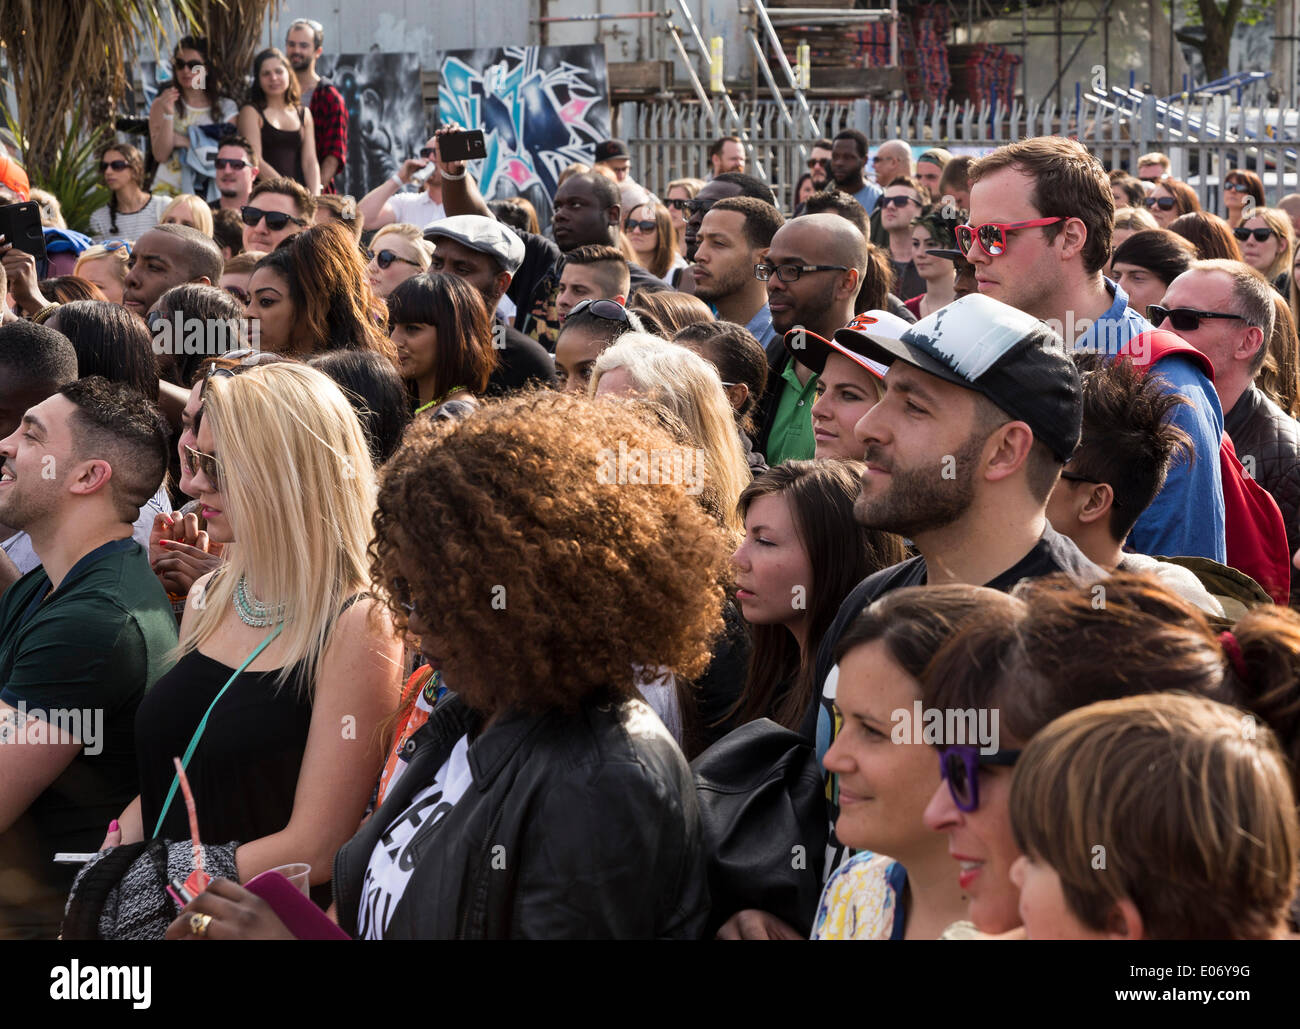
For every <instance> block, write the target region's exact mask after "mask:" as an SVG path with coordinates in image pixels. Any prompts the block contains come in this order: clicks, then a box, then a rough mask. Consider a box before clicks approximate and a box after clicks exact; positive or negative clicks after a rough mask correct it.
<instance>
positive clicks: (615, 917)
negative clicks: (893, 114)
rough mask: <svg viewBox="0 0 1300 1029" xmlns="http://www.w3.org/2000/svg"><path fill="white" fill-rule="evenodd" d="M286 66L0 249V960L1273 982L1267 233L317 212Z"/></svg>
mask: <svg viewBox="0 0 1300 1029" xmlns="http://www.w3.org/2000/svg"><path fill="white" fill-rule="evenodd" d="M321 48H322V38H321V33H320V28H319V26H316V25H314V23H310V22H295V23H294V24H293V25H292V26H291V27H290V29H289V32H288V37H287V39H286V48H285V51H283V52H282V51H280V50H278V49H269V50H266V51H263V52H262V53H261V54H259V55H258V57H257V60H256V62H255V66H254V69H253V75H252V87H251V91H250V93H249V96H248V98H247V99H248V102H247V103H245V104H244V105H243V106H242V107H241V106H236V104H235V103H234V101H233V100H232V99H230V98H229V97H227V96H226V91H227V90H226V89H225V88H224V87H223V84H222V83H220V82H218V81H216V80H215V79H214V78H212V77H207V78H203V77H200V75H201V72H202V71H203V70H204V68H205V62H206V60H207V43H206V41H205V40H203V39H201V38H197V37H186V38H185V39H183V40H182V41H181V42H180V44H178V46H177V47H176V49H175V52H174V54H173V56H172V66H173V68H174V69H175V77H176V85H175V87H174V88H171V89H168V90H165V91H164V92H163V93H162V94H160V95H159V97H158V99H157V100H156V101H155V102H154V104H153V106H152V108H151V110H150V114H149V125H148V131H149V140H148V151H147V156H146V153H145V152H142V151H141V150H140V149H138V148H136V147H135V146H132V145H131V144H129V143H128V142H126V141H125V140H117V141H114V142H113V143H112V144H110V145H108V146H107V147H105V148H104V150H103V152H102V153H101V155H100V161H101V172H102V174H103V177H104V182H105V185H106V186H107V188H108V189H109V191H110V194H111V199H110V201H109V203H108V205H107V206H106V207H105V208H104V209H102V210H100V211H97V212H96V214H95V217H94V219H93V227H94V229H95V233H96V235H97V236H98V237H99V239H98V240H97V242H96V243H95V244H94V245H92V246H88V247H86V248H83V249H81V250H80V251H79V252H78V253H77V254H76V255H75V261H74V263H71V264H68V265H64V266H60V265H58V264H57V263H56V262H55V261H54V259H53V256H51V258H50V259H49V261H47V262H46V265H45V266H44V267H38V264H37V262H36V261H35V260H34V259H33V258H32V257H31V256H30V255H28V254H26V253H24V252H23V251H22V250H20V249H18V248H15V247H12V246H10V245H9V244H8V243H7V242H0V270H2V271H3V276H0V282H2V283H3V285H2V286H0V296H5V297H6V304H5V310H4V312H3V319H2V321H3V324H0V423H2V424H0V459H2V461H3V466H2V467H3V471H2V472H0V537H3V541H4V542H3V549H4V555H3V557H0V590H2V591H3V592H2V593H0V937H5V936H9V937H19V938H52V937H54V936H56V935H59V934H60V933H61V934H62V936H63V938H64V939H94V938H102V939H162V938H168V939H181V938H185V939H196V938H202V939H253V938H278V939H290V938H295V937H296V938H324V937H328V936H331V935H336V936H340V937H341V936H344V935H346V936H348V937H352V938H358V939H418V938H453V937H454V938H503V937H532V938H574V937H578V938H607V937H620V938H630V937H641V938H645V937H654V938H687V939H700V938H714V937H716V938H722V939H740V938H744V939H882V940H883V939H940V938H942V939H968V940H975V939H993V938H1018V939H1023V938H1029V939H1043V938H1106V939H1140V938H1160V939H1279V938H1285V937H1288V936H1291V935H1292V934H1293V933H1294V932H1296V931H1297V929H1300V923H1298V922H1297V918H1300V903H1297V889H1298V887H1300V879H1298V875H1300V869H1298V864H1300V823H1298V821H1297V786H1298V784H1300V615H1297V613H1296V611H1295V610H1294V608H1295V607H1296V606H1297V604H1300V575H1295V576H1293V575H1292V555H1293V554H1294V555H1296V561H1297V562H1300V453H1298V452H1297V450H1298V448H1300V425H1298V424H1297V422H1296V415H1297V414H1298V413H1300V340H1297V334H1296V323H1297V321H1298V320H1300V318H1298V317H1297V315H1300V311H1297V306H1296V305H1297V303H1300V280H1297V279H1296V278H1295V268H1296V261H1297V260H1298V259H1300V253H1297V247H1296V242H1295V241H1296V231H1295V229H1294V227H1293V224H1292V221H1291V214H1289V213H1288V211H1290V212H1294V213H1295V214H1296V215H1297V216H1298V217H1300V197H1289V198H1284V199H1283V200H1282V201H1281V202H1280V203H1279V206H1278V207H1277V208H1270V207H1267V206H1266V205H1265V195H1264V190H1263V186H1262V183H1261V181H1260V179H1259V178H1258V177H1257V176H1256V175H1255V174H1254V173H1252V172H1250V171H1247V170H1245V169H1236V170H1233V171H1232V172H1231V173H1229V174H1228V175H1227V176H1226V178H1225V194H1224V197H1225V199H1224V216H1223V217H1219V216H1218V215H1215V214H1211V213H1209V212H1206V211H1203V210H1201V208H1200V204H1199V201H1198V198H1197V195H1196V193H1195V191H1194V190H1192V189H1191V188H1190V187H1189V186H1187V185H1186V184H1184V183H1182V182H1179V181H1178V180H1176V179H1174V178H1172V177H1171V176H1170V174H1169V168H1170V165H1169V161H1168V159H1167V158H1165V157H1164V156H1163V155H1160V154H1147V155H1143V156H1142V157H1141V158H1139V159H1138V160H1137V161H1136V162H1135V166H1134V167H1133V168H1126V169H1115V170H1111V171H1109V172H1108V170H1107V169H1105V168H1104V167H1103V166H1102V165H1101V164H1100V163H1099V162H1098V161H1097V160H1096V159H1095V158H1094V157H1093V156H1092V155H1090V154H1089V153H1088V151H1087V150H1086V149H1085V148H1084V147H1083V146H1082V145H1080V144H1079V143H1077V142H1074V141H1071V140H1068V139H1064V138H1060V137H1038V138H1032V139H1026V140H1023V141H1020V142H1017V143H1013V144H1010V145H1007V146H1003V147H1000V148H998V149H996V150H993V151H991V152H989V153H987V154H985V155H984V156H980V157H967V156H954V155H952V154H950V153H949V152H948V151H946V150H942V149H938V148H929V149H925V150H924V151H923V152H921V153H920V154H919V156H914V155H916V152H917V150H919V149H921V148H919V147H913V146H912V145H911V144H909V143H908V142H906V141H903V140H888V141H882V142H880V143H879V144H878V145H875V146H873V145H872V142H871V141H870V140H868V139H867V137H866V136H865V135H863V134H862V133H861V132H858V131H857V130H852V129H850V130H845V131H843V132H840V133H839V134H838V135H836V136H835V137H834V138H832V139H819V140H816V141H813V142H812V143H811V144H810V145H809V147H808V152H809V161H808V167H807V172H806V174H805V175H804V176H803V177H802V178H801V179H800V180H799V182H798V183H795V184H794V188H793V190H792V192H791V197H792V198H793V201H794V208H793V210H789V211H783V210H781V209H780V207H779V205H778V203H777V199H776V194H775V193H774V192H773V189H772V188H771V186H770V185H769V184H767V183H765V182H763V181H760V180H759V179H757V178H755V177H753V176H751V175H749V174H747V173H746V170H745V169H746V147H745V144H744V142H743V141H742V140H740V139H738V138H735V137H723V138H721V139H719V140H717V141H716V142H715V143H714V144H713V146H712V147H710V148H709V151H708V154H707V166H701V167H700V168H699V169H698V172H699V175H700V177H699V178H680V179H676V180H673V181H671V182H669V183H668V185H667V186H666V188H665V189H664V196H663V198H662V199H661V198H660V197H659V196H657V195H656V194H655V193H654V192H653V191H652V190H651V189H649V188H648V187H646V186H645V185H642V184H641V183H639V182H638V181H637V180H636V179H635V178H634V177H633V173H634V172H636V171H637V169H635V168H634V167H633V163H632V157H631V155H630V151H629V148H628V147H627V146H626V145H625V144H624V143H623V142H622V141H620V140H617V139H613V140H608V141H605V142H602V143H601V144H600V145H599V146H598V147H597V148H596V151H595V154H594V160H593V162H592V163H591V164H590V165H575V166H573V167H571V168H568V169H566V170H565V172H564V174H563V175H561V176H560V181H559V186H558V189H557V191H556V194H555V197H554V211H553V218H552V222H551V226H550V230H549V234H547V235H543V234H542V233H541V232H540V231H539V223H538V218H537V212H536V211H535V210H533V209H532V207H531V205H529V204H528V203H527V201H523V200H521V199H519V198H492V199H489V198H485V197H484V196H483V195H482V193H480V191H479V189H478V186H477V184H476V182H475V180H474V178H473V176H472V175H471V174H470V171H471V169H470V168H469V167H467V166H466V164H464V163H463V162H456V161H449V160H445V159H443V157H442V156H441V154H440V152H439V145H440V140H441V139H442V137H443V135H444V134H445V132H446V131H448V130H447V129H445V128H444V129H439V130H438V131H437V132H435V134H434V135H433V136H431V137H430V138H429V139H428V140H427V141H426V143H425V145H424V146H423V147H422V148H421V149H420V151H419V153H418V154H417V155H412V156H411V157H410V158H409V159H406V160H405V161H404V162H403V163H402V164H401V165H400V167H399V169H398V171H397V172H396V173H395V174H394V175H393V177H392V178H391V179H390V180H388V181H386V182H385V183H383V184H381V185H380V186H378V187H377V188H375V189H374V190H372V191H371V192H370V193H368V194H367V195H365V196H364V197H361V198H355V197H351V196H346V195H339V194H337V193H334V192H333V181H334V179H335V176H336V175H337V173H338V171H339V170H340V168H341V167H342V166H343V162H344V160H345V154H346V132H347V125H346V114H344V113H343V111H342V106H341V104H340V103H338V102H337V91H336V90H334V88H333V87H332V86H330V85H329V83H327V82H325V81H323V80H321V79H320V78H319V77H318V76H317V75H316V73H315V61H316V59H317V57H319V56H320V54H321V52H322V50H321ZM286 54H287V56H286ZM340 115H341V116H342V120H341V121H340ZM226 123H228V124H227V129H228V130H229V131H227V132H226V134H224V135H222V136H221V137H220V145H219V146H218V147H217V148H216V150H215V154H216V156H215V159H214V163H213V166H212V167H211V169H210V170H208V169H200V167H199V166H198V164H197V163H196V162H195V161H194V160H191V156H192V155H186V154H185V151H186V149H187V148H191V149H197V148H198V147H199V146H200V143H201V135H200V134H201V133H202V132H204V131H205V129H206V128H207V127H210V126H212V125H213V124H226ZM340 139H341V140H342V141H343V142H342V144H340ZM150 183H151V184H150ZM34 192H35V191H33V190H32V189H31V187H30V185H29V184H28V183H27V182H26V179H25V176H23V175H22V174H21V170H15V169H14V168H12V167H9V168H8V169H7V170H6V171H5V178H4V187H3V193H4V194H5V195H4V196H2V197H0V199H4V200H5V201H7V202H13V201H16V200H27V199H28V198H29V196H31V195H33V194H34ZM1292 200H1294V201H1297V203H1296V204H1291V205H1290V206H1288V203H1289V202H1290V201H1292ZM56 213H57V212H55V211H50V212H49V214H50V217H51V218H53V217H54V216H55V215H56ZM1297 567H1300V563H1298V564H1297ZM471 787H472V788H471ZM792 855H796V856H797V859H795V860H792ZM295 866H296V867H298V868H306V871H305V872H297V873H291V872H290V871H289V870H290V869H291V868H293V867H295ZM270 872H283V873H284V874H285V876H286V877H290V876H291V875H294V876H296V878H297V880H298V885H299V886H300V887H301V893H300V894H298V896H301V895H302V894H306V897H304V898H303V900H302V901H301V903H305V904H309V905H310V906H311V911H312V914H313V916H314V918H315V921H313V920H312V919H309V918H307V917H305V916H304V915H303V913H302V911H301V910H298V909H297V908H292V909H291V908H287V907H285V906H284V902H283V898H281V900H280V901H279V902H277V901H275V900H274V898H273V897H271V895H268V894H267V893H266V892H265V891H264V890H261V889H259V888H258V883H259V882H262V881H263V880H264V879H265V874H266V873H270Z"/></svg>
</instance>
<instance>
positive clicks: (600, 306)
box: [569, 300, 629, 325]
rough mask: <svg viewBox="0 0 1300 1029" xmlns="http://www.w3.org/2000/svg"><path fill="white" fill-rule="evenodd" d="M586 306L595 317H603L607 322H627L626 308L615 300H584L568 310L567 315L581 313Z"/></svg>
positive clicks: (571, 315)
mask: <svg viewBox="0 0 1300 1029" xmlns="http://www.w3.org/2000/svg"><path fill="white" fill-rule="evenodd" d="M588 308H590V309H591V313H592V314H594V315H595V316H596V317H597V318H604V319H605V321H607V322H623V323H624V324H625V325H626V324H628V323H629V319H628V316H627V308H626V307H624V306H623V305H622V304H620V303H619V302H618V301H617V300H584V301H582V302H581V303H580V304H577V305H575V306H574V308H573V310H571V311H570V312H569V317H570V318H572V317H573V316H574V315H575V314H582V312H583V311H585V310H587V309H588Z"/></svg>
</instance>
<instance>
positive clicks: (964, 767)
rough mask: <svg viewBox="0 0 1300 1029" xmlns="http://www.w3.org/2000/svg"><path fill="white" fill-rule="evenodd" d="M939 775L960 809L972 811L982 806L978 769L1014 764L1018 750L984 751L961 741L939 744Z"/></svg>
mask: <svg viewBox="0 0 1300 1029" xmlns="http://www.w3.org/2000/svg"><path fill="white" fill-rule="evenodd" d="M937 749H938V751H939V774H940V775H941V776H943V778H944V781H945V782H947V783H948V792H949V793H950V794H951V795H952V802H953V803H954V804H956V805H957V807H958V809H959V810H961V811H965V812H966V813H967V814H970V813H971V812H972V811H976V810H978V808H979V806H980V787H979V771H980V767H981V766H983V765H1003V766H1011V765H1014V764H1015V763H1016V761H1018V760H1019V759H1020V751H1018V750H999V751H997V752H996V753H993V754H981V753H980V748H979V747H973V746H970V745H969V744H959V745H957V746H954V747H939V748H937Z"/></svg>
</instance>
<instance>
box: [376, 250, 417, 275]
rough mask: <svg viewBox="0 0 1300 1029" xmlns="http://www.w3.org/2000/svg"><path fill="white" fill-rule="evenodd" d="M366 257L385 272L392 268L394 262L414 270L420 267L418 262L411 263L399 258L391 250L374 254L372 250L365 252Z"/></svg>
mask: <svg viewBox="0 0 1300 1029" xmlns="http://www.w3.org/2000/svg"><path fill="white" fill-rule="evenodd" d="M366 256H367V257H368V258H370V260H372V261H374V262H375V263H376V264H377V265H379V267H380V268H382V269H384V270H385V271H387V270H388V269H389V268H390V267H392V264H393V262H394V261H401V262H402V263H403V264H409V265H411V266H413V267H415V268H418V267H420V262H419V261H412V260H410V259H409V258H406V257H399V256H398V255H397V254H395V253H394V252H393V251H391V250H381V251H379V253H375V252H374V251H373V250H367V251H366Z"/></svg>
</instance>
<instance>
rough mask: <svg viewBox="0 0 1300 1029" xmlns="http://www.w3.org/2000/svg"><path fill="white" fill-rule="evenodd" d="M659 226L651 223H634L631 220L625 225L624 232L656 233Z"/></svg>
mask: <svg viewBox="0 0 1300 1029" xmlns="http://www.w3.org/2000/svg"><path fill="white" fill-rule="evenodd" d="M658 227H659V226H658V225H656V224H655V222H654V221H653V220H651V221H633V220H632V219H631V218H629V219H628V220H627V221H625V222H624V223H623V231H624V232H654V230H655V229H657V228H658Z"/></svg>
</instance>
